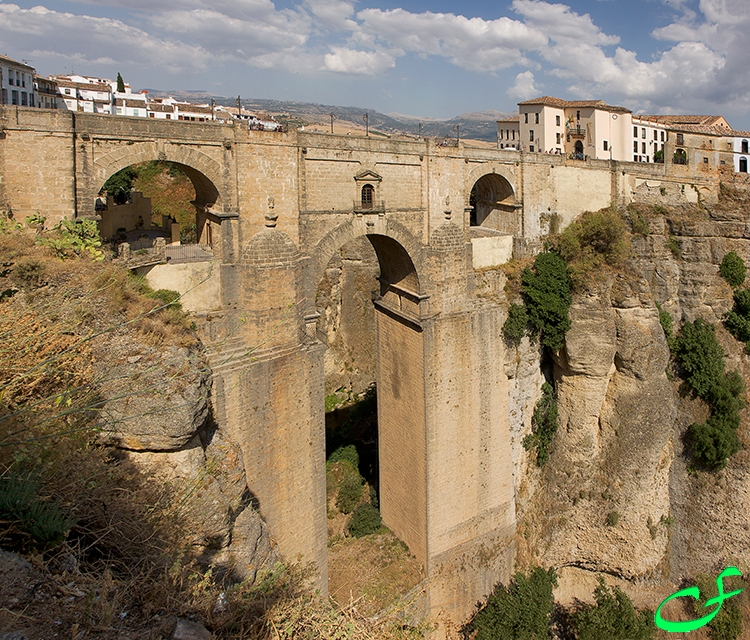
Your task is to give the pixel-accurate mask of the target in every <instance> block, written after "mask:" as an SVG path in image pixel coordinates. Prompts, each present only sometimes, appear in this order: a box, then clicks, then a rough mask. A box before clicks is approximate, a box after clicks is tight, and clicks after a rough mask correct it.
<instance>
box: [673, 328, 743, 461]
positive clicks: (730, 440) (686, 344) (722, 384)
mask: <svg viewBox="0 0 750 640" xmlns="http://www.w3.org/2000/svg"><path fill="white" fill-rule="evenodd" d="M674 342H675V356H676V360H677V364H678V365H679V367H680V371H681V374H682V377H683V378H684V379H685V383H686V385H687V386H688V388H689V389H690V390H691V391H692V392H693V393H694V394H695V396H697V397H698V398H700V399H701V400H703V401H704V402H706V404H708V406H709V408H710V410H711V415H710V417H709V418H708V420H706V422H704V423H700V424H698V423H696V424H693V425H692V426H691V427H690V431H689V435H690V442H691V446H692V450H693V454H694V455H695V457H696V458H697V459H698V460H699V461H700V462H702V463H703V464H705V465H706V466H708V467H710V468H713V469H722V468H723V467H725V466H726V463H727V460H728V458H730V457H731V456H732V455H734V454H735V453H737V452H738V451H739V450H740V447H741V445H740V440H739V437H738V436H737V432H736V431H737V428H738V427H739V426H740V413H739V412H740V409H741V408H742V396H743V394H744V391H745V385H744V382H743V380H742V377H741V376H740V375H739V374H738V373H737V372H736V371H731V372H729V373H726V372H725V370H724V368H725V365H724V349H723V348H722V347H721V345H720V344H719V342H718V340H717V339H716V332H715V330H714V327H713V326H712V325H710V324H708V323H707V322H705V321H704V320H701V319H700V318H698V319H697V320H696V321H695V322H688V323H686V324H685V326H683V328H682V331H680V334H679V335H678V336H677V337H676V338H675V341H674Z"/></svg>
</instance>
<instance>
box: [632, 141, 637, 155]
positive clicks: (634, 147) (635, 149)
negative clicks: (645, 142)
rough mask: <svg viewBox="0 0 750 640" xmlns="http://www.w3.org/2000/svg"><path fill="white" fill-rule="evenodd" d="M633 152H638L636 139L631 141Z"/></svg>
mask: <svg viewBox="0 0 750 640" xmlns="http://www.w3.org/2000/svg"><path fill="white" fill-rule="evenodd" d="M633 153H638V141H637V140H636V141H635V142H634V143H633Z"/></svg>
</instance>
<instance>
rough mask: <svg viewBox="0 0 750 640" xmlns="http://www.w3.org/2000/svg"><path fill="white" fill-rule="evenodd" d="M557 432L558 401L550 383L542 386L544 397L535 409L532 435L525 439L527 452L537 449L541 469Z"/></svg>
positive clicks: (532, 419) (537, 460)
mask: <svg viewBox="0 0 750 640" xmlns="http://www.w3.org/2000/svg"><path fill="white" fill-rule="evenodd" d="M556 431H557V399H556V398H555V390H554V389H553V388H552V385H551V384H549V382H545V383H544V384H543V385H542V397H541V398H539V401H538V402H537V403H536V406H535V407H534V415H533V416H532V418H531V433H530V434H529V435H527V436H526V437H525V438H524V439H523V447H524V449H526V450H527V451H529V450H531V449H532V448H536V463H537V465H539V466H540V467H541V466H542V465H543V464H544V463H545V462H547V460H548V459H549V454H550V447H551V445H552V438H553V437H554V435H555V432H556Z"/></svg>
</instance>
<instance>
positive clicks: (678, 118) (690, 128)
mask: <svg viewBox="0 0 750 640" xmlns="http://www.w3.org/2000/svg"><path fill="white" fill-rule="evenodd" d="M634 118H637V119H639V120H642V121H646V122H654V123H656V124H661V125H664V126H665V128H667V129H671V130H676V131H685V132H687V133H702V134H705V135H712V136H721V135H727V134H728V133H730V132H731V131H732V127H731V126H730V125H729V123H728V122H727V121H726V119H725V118H724V116H682V115H661V116H634Z"/></svg>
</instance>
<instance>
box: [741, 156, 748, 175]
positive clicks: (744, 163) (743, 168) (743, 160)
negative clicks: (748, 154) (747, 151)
mask: <svg viewBox="0 0 750 640" xmlns="http://www.w3.org/2000/svg"><path fill="white" fill-rule="evenodd" d="M740 173H747V158H740Z"/></svg>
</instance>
